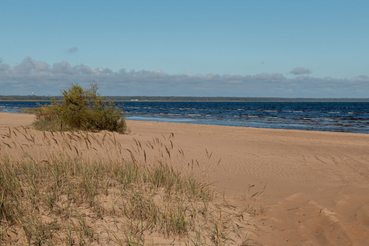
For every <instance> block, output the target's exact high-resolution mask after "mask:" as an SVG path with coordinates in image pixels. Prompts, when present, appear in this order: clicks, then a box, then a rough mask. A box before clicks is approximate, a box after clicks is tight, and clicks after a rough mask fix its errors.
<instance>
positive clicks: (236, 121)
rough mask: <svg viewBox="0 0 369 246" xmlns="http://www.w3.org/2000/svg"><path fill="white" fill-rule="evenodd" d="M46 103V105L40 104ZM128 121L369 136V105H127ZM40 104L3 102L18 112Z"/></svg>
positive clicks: (8, 109)
mask: <svg viewBox="0 0 369 246" xmlns="http://www.w3.org/2000/svg"><path fill="white" fill-rule="evenodd" d="M40 104H45V102H40ZM117 104H124V107H123V111H124V112H125V115H126V118H127V119H132V120H145V121H165V122H182V123H193V124H209V125H227V126H241V127H258V128H276V129H297V130H316V131H333V132H354V133H369V103H362V102H353V103H348V102H342V103H332V102H321V103H319V102H314V103H313V102H312V103H304V102H285V103H282V102H278V103H261V102H259V103H258V102H124V103H117ZM31 107H37V102H0V111H4V112H19V109H21V108H31Z"/></svg>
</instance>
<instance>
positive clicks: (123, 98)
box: [0, 96, 369, 102]
mask: <svg viewBox="0 0 369 246" xmlns="http://www.w3.org/2000/svg"><path fill="white" fill-rule="evenodd" d="M53 98H55V99H57V100H61V99H62V97H61V96H56V97H51V96H0V102H9V101H13V102H14V101H18V102H35V101H37V102H48V101H50V100H51V99H53ZM104 98H105V99H106V100H113V101H115V102H369V98H277V97H151V96H107V97H104Z"/></svg>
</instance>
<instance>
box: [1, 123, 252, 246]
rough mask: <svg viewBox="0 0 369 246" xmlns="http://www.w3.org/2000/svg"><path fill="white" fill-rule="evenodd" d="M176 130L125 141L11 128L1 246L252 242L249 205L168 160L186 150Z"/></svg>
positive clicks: (4, 144)
mask: <svg viewBox="0 0 369 246" xmlns="http://www.w3.org/2000/svg"><path fill="white" fill-rule="evenodd" d="M173 137H174V135H171V136H169V137H167V138H165V137H164V139H165V140H166V141H164V140H160V139H158V138H157V139H153V141H151V142H147V143H141V142H139V141H136V142H135V143H136V144H135V146H132V148H131V149H123V148H122V147H121V146H120V144H119V142H118V141H117V140H116V138H115V135H114V134H110V133H108V132H105V133H104V134H91V133H87V132H71V133H52V132H44V133H42V134H37V132H34V131H33V132H32V130H28V131H27V129H25V128H23V129H21V128H14V129H11V128H9V131H8V133H6V134H5V133H4V134H3V135H2V140H1V141H0V148H1V149H0V151H1V152H0V244H13V245H61V244H62V245H106V244H108V245H155V243H158V242H159V243H164V244H170V243H173V244H176V245H249V244H248V243H249V242H250V241H249V239H248V238H247V231H245V230H244V228H245V225H246V224H247V221H245V218H247V216H245V214H244V213H245V212H244V211H241V210H237V209H236V208H235V207H232V206H229V205H228V204H225V203H224V202H223V201H222V200H221V199H220V198H219V196H218V195H217V192H216V191H215V190H214V189H213V188H212V187H211V186H210V185H209V184H208V183H206V182H201V181H199V180H198V179H195V178H193V177H192V176H191V175H188V174H185V172H181V171H180V168H176V167H175V166H174V165H172V163H171V161H170V160H171V159H172V158H173V156H174V155H175V153H177V154H179V155H184V152H183V150H177V149H175V147H174V145H173V141H172V140H173ZM21 140H22V141H23V142H22V141H21ZM26 143H27V144H26ZM35 146H39V147H38V148H39V150H40V151H35V149H34V148H35ZM45 146H47V149H44V148H45ZM144 146H146V147H144ZM57 147H58V148H57ZM51 150H54V152H53V151H51ZM14 151H15V152H20V153H21V154H20V156H21V158H14V156H13V155H12V153H15V152H14ZM48 151H49V152H48ZM99 151H101V152H99ZM45 152H48V153H46V154H45ZM88 152H90V153H97V155H98V154H99V153H105V154H106V157H107V158H101V159H99V158H92V159H89V158H86V157H88V156H91V155H92V154H89V153H88ZM153 152H155V153H157V155H156V156H157V157H155V158H150V157H149V154H148V153H153ZM109 153H110V154H109ZM113 153H114V154H115V155H113Z"/></svg>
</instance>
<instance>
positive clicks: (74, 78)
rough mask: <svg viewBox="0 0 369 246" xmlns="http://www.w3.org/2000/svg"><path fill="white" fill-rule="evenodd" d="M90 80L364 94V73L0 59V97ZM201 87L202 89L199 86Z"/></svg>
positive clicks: (240, 92) (181, 89)
mask: <svg viewBox="0 0 369 246" xmlns="http://www.w3.org/2000/svg"><path fill="white" fill-rule="evenodd" d="M94 81H96V82H97V83H98V84H99V86H100V90H101V93H102V94H103V95H121V96H124V95H131V96H135V95H144V96H145V95H153V96H155V95H156V96H244V97H245V96H246V97H247V96H250V97H332V98H333V97H368V95H369V93H368V92H369V77H368V76H365V75H360V76H357V77H354V78H347V79H336V78H315V77H310V76H296V77H295V78H286V77H285V76H284V75H283V74H281V73H262V74H255V75H245V76H241V75H218V74H206V75H202V74H196V75H194V74H177V75H170V74H167V73H165V72H162V71H161V70H156V71H146V70H141V71H135V70H131V71H126V69H121V70H119V71H118V72H114V71H112V70H111V69H109V68H100V67H98V68H92V67H89V66H87V65H84V64H81V65H77V66H72V65H70V64H69V63H68V62H66V61H62V62H59V63H55V64H53V65H49V64H47V63H44V62H41V61H36V60H33V59H32V58H30V57H26V58H25V59H24V60H23V61H22V62H21V63H20V64H19V65H17V66H9V65H8V64H5V63H4V62H3V63H0V88H1V89H2V91H3V92H2V94H4V95H11V94H13V95H14V94H17V95H24V94H26V95H28V94H29V92H30V91H34V92H35V94H37V95H59V94H60V90H61V89H65V88H67V87H69V86H70V85H71V84H72V83H75V82H78V83H79V84H81V85H82V86H85V87H87V86H88V85H89V84H90V83H93V82H94ZM204 88H206V90H204Z"/></svg>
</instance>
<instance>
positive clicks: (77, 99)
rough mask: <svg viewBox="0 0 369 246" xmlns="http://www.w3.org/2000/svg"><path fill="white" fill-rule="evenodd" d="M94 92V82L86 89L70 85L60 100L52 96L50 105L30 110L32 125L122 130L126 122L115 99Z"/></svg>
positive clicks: (47, 127)
mask: <svg viewBox="0 0 369 246" xmlns="http://www.w3.org/2000/svg"><path fill="white" fill-rule="evenodd" d="M97 91H98V87H97V85H96V84H93V85H91V87H90V89H87V90H85V89H83V88H82V87H81V86H80V85H78V84H73V85H72V86H71V87H70V88H69V89H67V90H63V91H62V96H63V99H62V100H61V101H57V100H56V99H52V100H51V104H48V105H45V106H41V107H39V108H36V109H33V110H31V112H33V113H35V114H36V121H35V122H34V124H33V125H34V127H35V128H36V129H38V130H47V131H65V130H84V131H101V130H108V131H115V132H119V133H124V132H125V131H126V123H125V120H124V119H123V117H124V116H123V111H122V109H121V108H120V107H118V106H116V105H115V104H114V101H108V102H106V101H105V100H104V98H103V97H102V96H101V95H100V94H99V93H98V92H97Z"/></svg>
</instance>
